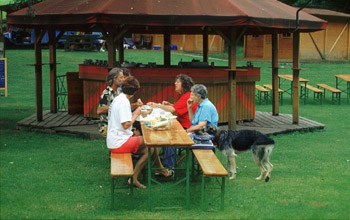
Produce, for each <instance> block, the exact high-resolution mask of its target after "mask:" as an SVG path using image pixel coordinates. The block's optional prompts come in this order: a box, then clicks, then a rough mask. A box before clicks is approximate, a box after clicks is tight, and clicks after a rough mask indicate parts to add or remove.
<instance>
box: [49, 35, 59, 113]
mask: <svg viewBox="0 0 350 220" xmlns="http://www.w3.org/2000/svg"><path fill="white" fill-rule="evenodd" d="M49 53H50V111H51V112H52V113H57V91H56V87H57V85H56V75H57V65H56V63H57V61H56V31H55V30H50V31H49Z"/></svg>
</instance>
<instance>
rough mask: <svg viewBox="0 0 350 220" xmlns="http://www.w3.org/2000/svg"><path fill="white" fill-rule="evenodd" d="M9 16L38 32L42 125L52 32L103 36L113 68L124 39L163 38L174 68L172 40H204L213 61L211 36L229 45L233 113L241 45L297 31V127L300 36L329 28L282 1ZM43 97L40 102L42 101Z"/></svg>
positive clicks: (85, 6) (107, 4)
mask: <svg viewBox="0 0 350 220" xmlns="http://www.w3.org/2000/svg"><path fill="white" fill-rule="evenodd" d="M32 8H33V9H34V15H32V16H28V15H27V9H22V10H19V11H16V12H14V13H12V14H10V15H8V24H10V25H13V26H17V27H26V28H34V29H36V33H37V37H38V39H37V40H36V42H37V44H36V47H35V48H36V52H35V53H36V75H37V90H36V94H37V119H38V120H42V115H40V114H42V113H40V112H42V100H41V98H42V97H41V96H42V95H41V93H42V92H41V88H40V86H41V71H42V70H41V52H40V51H41V47H40V36H42V35H43V34H42V33H43V32H45V31H49V33H50V32H51V36H52V37H51V38H52V39H51V46H50V51H51V52H50V55H51V56H50V64H52V65H50V71H51V76H52V78H53V77H55V74H56V73H55V72H56V66H55V65H56V55H55V47H54V44H55V42H56V41H57V39H55V35H54V33H53V31H56V30H61V31H62V32H63V31H64V30H81V31H101V32H102V33H103V34H104V35H105V37H106V39H107V43H108V47H109V48H111V49H112V50H108V63H109V68H112V67H113V66H115V64H116V62H115V60H116V59H115V58H116V54H115V50H114V48H116V46H117V45H118V47H119V62H121V61H123V48H122V46H121V42H122V41H121V40H120V39H122V38H123V35H124V34H125V33H162V34H164V64H165V66H170V49H169V48H170V35H171V34H203V61H207V60H208V34H219V35H220V36H221V37H223V39H224V40H225V41H226V42H227V44H228V45H229V66H228V72H229V73H228V88H229V91H230V98H229V100H230V101H229V109H235V108H234V103H236V94H235V93H236V87H235V84H236V80H235V74H236V42H237V41H238V39H239V38H240V37H242V36H243V35H244V34H272V36H273V41H274V38H276V39H277V33H282V32H291V31H294V35H295V38H294V39H295V43H294V45H293V46H294V53H295V56H294V62H293V63H294V65H293V74H294V76H295V78H294V79H295V82H294V85H295V88H296V89H294V91H293V94H295V95H294V96H293V123H298V117H299V114H298V109H299V104H298V103H299V100H298V79H299V55H298V54H299V42H298V41H299V32H311V31H317V30H321V29H325V27H326V22H325V21H323V20H321V19H319V18H317V17H314V16H312V15H309V14H307V13H305V12H303V11H300V14H299V25H298V30H296V26H297V23H298V22H297V21H296V12H297V9H296V8H293V7H291V6H288V5H286V4H283V3H281V2H279V1H277V0H259V1H257V0H171V1H168V0H79V1H78V0H46V1H45V2H41V3H38V4H36V5H34V6H33V7H32ZM276 47H277V44H276V43H275V44H273V48H272V50H273V54H274V55H273V61H272V66H273V83H272V84H273V86H274V89H273V100H274V101H273V114H278V90H277V87H278V86H277V85H278V84H277V83H276V82H277V73H278V58H277V52H276V51H277V50H276ZM51 83H52V85H51V103H52V104H51V111H55V104H54V103H53V102H54V101H55V100H53V99H54V97H55V94H54V93H55V91H54V90H55V89H54V87H55V81H54V80H53V79H51ZM38 96H39V97H38ZM230 115H231V116H229V127H230V128H232V129H235V123H236V120H235V112H234V111H232V112H231V113H230Z"/></svg>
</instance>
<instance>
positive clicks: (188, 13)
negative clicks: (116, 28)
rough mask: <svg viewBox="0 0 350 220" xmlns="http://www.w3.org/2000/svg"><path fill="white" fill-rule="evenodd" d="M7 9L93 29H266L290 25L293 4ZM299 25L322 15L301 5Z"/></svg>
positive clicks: (58, 0)
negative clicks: (114, 27)
mask: <svg viewBox="0 0 350 220" xmlns="http://www.w3.org/2000/svg"><path fill="white" fill-rule="evenodd" d="M33 9H34V10H35V16H28V15H27V9H21V10H19V11H16V12H14V13H11V14H10V15H8V24H10V25H14V26H24V27H43V26H46V27H52V28H56V29H60V28H61V29H62V28H65V29H67V28H68V29H69V28H74V29H98V28H99V27H101V26H104V25H128V26H130V27H134V28H139V27H140V26H143V27H144V26H148V27H149V28H150V29H152V28H157V27H158V28H159V27H178V28H181V27H194V28H196V27H198V28H201V27H203V26H206V27H216V28H219V29H227V28H232V27H233V26H234V27H237V28H246V32H247V33H249V32H259V33H269V32H271V30H272V29H279V30H292V29H294V28H295V26H296V11H297V9H296V8H294V7H291V6H288V5H286V4H284V3H281V2H279V1H277V0H259V1H257V0H171V1H170V0H84V1H76V0H46V1H44V2H41V3H38V4H36V5H34V6H33ZM299 18H300V25H299V30H300V31H316V30H321V29H325V27H326V21H324V20H321V19H319V18H317V17H315V16H312V15H310V14H308V13H306V12H303V11H301V12H300V14H299Z"/></svg>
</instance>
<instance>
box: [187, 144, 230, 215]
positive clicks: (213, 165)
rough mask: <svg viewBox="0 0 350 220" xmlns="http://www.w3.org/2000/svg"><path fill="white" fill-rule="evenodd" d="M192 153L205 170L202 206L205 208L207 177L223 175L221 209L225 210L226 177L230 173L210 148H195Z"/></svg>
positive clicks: (203, 170)
mask: <svg viewBox="0 0 350 220" xmlns="http://www.w3.org/2000/svg"><path fill="white" fill-rule="evenodd" d="M192 153H193V154H194V156H195V157H196V159H197V161H198V164H199V166H200V167H201V170H202V172H203V176H202V190H201V197H202V199H201V207H202V209H203V210H204V188H205V177H221V178H222V182H221V210H224V196H225V178H226V176H227V175H228V173H227V171H226V169H225V168H224V166H223V165H222V164H221V162H220V161H219V159H218V158H217V157H216V155H215V153H214V152H213V150H208V149H193V150H192Z"/></svg>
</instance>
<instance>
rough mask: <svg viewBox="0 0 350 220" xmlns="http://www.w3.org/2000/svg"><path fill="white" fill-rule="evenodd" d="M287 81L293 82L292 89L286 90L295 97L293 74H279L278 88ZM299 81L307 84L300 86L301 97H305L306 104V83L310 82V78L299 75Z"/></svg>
mask: <svg viewBox="0 0 350 220" xmlns="http://www.w3.org/2000/svg"><path fill="white" fill-rule="evenodd" d="M285 81H290V82H291V86H290V89H286V90H284V92H286V93H288V94H290V95H291V96H292V97H293V75H291V74H290V75H278V88H281V85H282V84H283V83H284V82H285ZM299 82H300V83H304V85H305V86H303V87H301V88H300V91H301V93H300V98H303V97H304V104H306V98H307V95H306V89H307V88H306V85H307V83H308V82H309V80H308V79H305V78H301V77H299Z"/></svg>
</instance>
